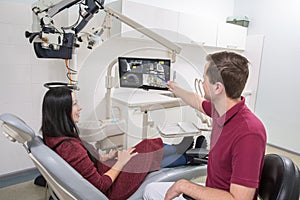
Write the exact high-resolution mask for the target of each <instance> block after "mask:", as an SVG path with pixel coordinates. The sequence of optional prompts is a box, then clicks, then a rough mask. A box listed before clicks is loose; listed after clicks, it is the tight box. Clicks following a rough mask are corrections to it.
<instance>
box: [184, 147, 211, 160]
mask: <svg viewBox="0 0 300 200" xmlns="http://www.w3.org/2000/svg"><path fill="white" fill-rule="evenodd" d="M208 153H209V150H207V149H203V148H193V149H189V150H188V151H186V155H188V156H192V157H196V158H202V159H204V158H206V157H208Z"/></svg>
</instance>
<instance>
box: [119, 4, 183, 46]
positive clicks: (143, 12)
mask: <svg viewBox="0 0 300 200" xmlns="http://www.w3.org/2000/svg"><path fill="white" fill-rule="evenodd" d="M122 14H124V15H126V16H128V17H129V18H131V19H133V20H134V21H136V22H138V23H140V24H141V25H142V26H144V27H146V28H148V29H151V30H153V31H154V32H156V33H158V34H160V35H162V36H164V37H166V38H167V39H169V40H171V41H174V42H176V41H177V34H178V33H177V27H178V16H179V13H178V12H176V11H171V10H167V9H163V8H159V7H154V6H149V5H145V4H140V3H136V2H131V1H122ZM122 36H123V37H133V38H145V39H146V38H147V36H145V35H143V34H142V33H140V32H138V31H136V30H134V29H132V28H131V27H129V26H128V25H126V24H124V23H122ZM147 39H148V38H147Z"/></svg>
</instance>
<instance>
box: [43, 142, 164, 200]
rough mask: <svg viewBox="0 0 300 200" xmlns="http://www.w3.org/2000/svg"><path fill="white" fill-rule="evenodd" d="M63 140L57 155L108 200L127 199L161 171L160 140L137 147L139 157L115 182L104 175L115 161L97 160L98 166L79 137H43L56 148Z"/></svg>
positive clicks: (161, 150) (125, 168) (126, 166)
mask: <svg viewBox="0 0 300 200" xmlns="http://www.w3.org/2000/svg"><path fill="white" fill-rule="evenodd" d="M62 140H64V141H63V142H62V143H61V144H59V146H57V147H56V148H55V151H56V153H58V154H59V155H60V156H61V157H62V158H63V159H64V160H66V161H67V162H68V163H69V164H70V165H71V166H72V167H73V168H74V169H75V170H76V171H78V172H79V173H80V174H81V175H82V176H83V177H84V178H85V179H87V180H88V181H89V182H90V183H92V184H93V185H94V186H95V187H97V188H98V189H99V190H100V191H101V192H103V193H104V194H105V195H106V196H107V197H108V198H109V199H118V200H122V199H127V198H128V197H130V196H131V195H132V194H133V193H134V192H135V191H136V190H137V189H138V187H139V186H140V185H141V183H142V181H143V180H144V179H145V177H146V176H147V174H148V172H150V171H155V170H158V169H160V162H161V159H162V154H163V143H162V140H161V139H160V138H156V139H146V140H143V141H142V142H140V143H139V144H137V145H136V146H135V147H136V150H135V152H138V154H137V155H136V156H135V157H133V158H132V159H131V160H130V161H129V162H128V163H127V164H126V165H125V167H124V168H123V170H122V172H121V173H120V174H119V176H118V177H117V179H116V180H115V181H114V182H113V183H112V180H111V179H110V177H109V176H107V175H104V173H105V172H107V171H108V170H109V169H110V168H111V167H112V166H113V164H114V163H115V162H116V160H109V161H106V162H100V161H98V162H97V164H96V165H97V167H95V165H94V163H93V162H92V160H91V159H90V157H89V155H88V153H87V149H86V148H85V146H84V144H83V142H82V141H81V140H80V139H79V138H71V137H47V138H44V141H45V143H46V145H47V146H49V147H50V148H53V147H55V146H56V145H57V144H58V143H60V142H61V141H62Z"/></svg>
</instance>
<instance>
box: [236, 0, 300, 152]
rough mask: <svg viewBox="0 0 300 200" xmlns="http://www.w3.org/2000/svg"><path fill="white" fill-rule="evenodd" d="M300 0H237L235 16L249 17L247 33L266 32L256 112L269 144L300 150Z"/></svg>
mask: <svg viewBox="0 0 300 200" xmlns="http://www.w3.org/2000/svg"><path fill="white" fill-rule="evenodd" d="M299 7H300V2H299V1H298V0H286V1H284V0H275V1H273V0H265V1H260V0H253V1H247V0H236V1H235V10H234V12H235V15H246V16H248V17H249V18H250V20H251V22H250V26H249V30H248V33H249V34H250V35H256V34H262V35H264V47H263V52H262V60H261V71H260V78H259V87H258V95H257V101H256V113H257V114H258V115H259V116H260V118H261V119H262V120H263V122H264V123H265V125H266V128H267V131H268V143H270V144H273V145H276V146H279V147H282V148H285V149H288V150H291V151H294V152H298V153H300V145H299V141H300V135H299V130H300V123H299V115H300V108H299V106H298V104H299V102H300V93H299V87H300V79H299V77H298V76H299V74H300V67H299V63H300V56H299V52H300V37H299V36H300V12H299Z"/></svg>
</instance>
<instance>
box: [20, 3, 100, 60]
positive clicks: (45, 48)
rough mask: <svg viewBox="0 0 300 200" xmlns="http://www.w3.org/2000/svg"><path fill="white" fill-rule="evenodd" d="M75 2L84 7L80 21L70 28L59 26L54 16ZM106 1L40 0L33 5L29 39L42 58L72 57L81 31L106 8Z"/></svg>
mask: <svg viewBox="0 0 300 200" xmlns="http://www.w3.org/2000/svg"><path fill="white" fill-rule="evenodd" d="M75 4H78V5H79V6H84V11H83V12H81V7H80V19H79V21H78V23H76V24H75V25H73V26H71V27H67V28H63V27H62V28H58V27H56V26H55V25H54V22H53V19H52V17H53V16H55V15H56V14H57V13H59V12H61V11H62V10H64V9H67V8H69V7H71V6H73V5H75ZM103 4H104V0H85V1H83V0H46V1H45V0H39V1H37V2H36V3H34V4H33V6H32V11H33V14H34V17H33V27H32V31H33V32H28V31H26V32H25V36H26V38H28V39H29V42H30V43H32V42H33V45H34V50H35V53H36V55H37V57H39V58H62V59H71V57H72V52H73V48H74V47H77V46H76V39H77V34H78V33H79V32H80V31H81V30H82V29H83V28H84V27H85V26H86V25H87V23H88V22H89V20H90V19H91V18H92V17H93V16H94V14H95V13H97V12H98V11H99V9H103Z"/></svg>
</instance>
